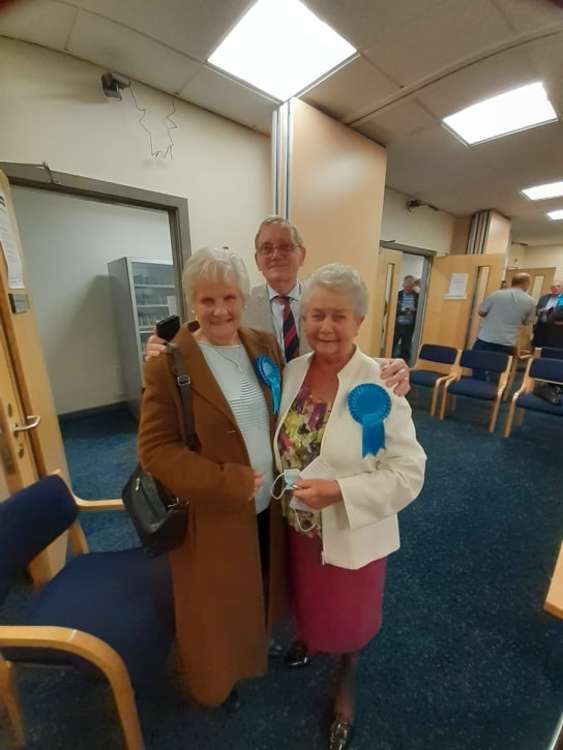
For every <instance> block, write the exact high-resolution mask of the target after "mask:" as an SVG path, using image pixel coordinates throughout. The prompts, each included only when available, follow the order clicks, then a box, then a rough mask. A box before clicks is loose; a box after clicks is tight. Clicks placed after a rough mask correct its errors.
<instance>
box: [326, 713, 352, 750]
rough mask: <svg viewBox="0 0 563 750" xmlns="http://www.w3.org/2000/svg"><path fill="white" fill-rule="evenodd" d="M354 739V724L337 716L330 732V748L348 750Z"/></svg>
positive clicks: (330, 749) (332, 749)
mask: <svg viewBox="0 0 563 750" xmlns="http://www.w3.org/2000/svg"><path fill="white" fill-rule="evenodd" d="M353 739H354V725H353V724H351V723H350V722H348V721H341V720H340V719H338V718H337V717H336V716H335V717H334V720H333V722H332V724H331V725H330V729H329V732H328V750H346V748H349V747H350V746H351V745H352V740H353Z"/></svg>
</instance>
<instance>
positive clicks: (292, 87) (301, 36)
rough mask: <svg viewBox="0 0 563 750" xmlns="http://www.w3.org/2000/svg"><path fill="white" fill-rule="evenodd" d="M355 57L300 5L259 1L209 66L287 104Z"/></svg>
mask: <svg viewBox="0 0 563 750" xmlns="http://www.w3.org/2000/svg"><path fill="white" fill-rule="evenodd" d="M355 53H356V50H355V49H354V47H352V45H351V44H349V43H348V42H347V41H346V40H345V39H343V38H342V37H341V36H340V34H337V33H336V31H334V30H333V29H331V28H330V26H328V25H327V24H326V23H324V22H323V21H321V20H319V19H318V18H317V16H315V15H314V14H313V13H311V11H310V10H309V9H308V8H307V7H306V6H305V5H303V3H301V2H299V0H258V2H257V3H256V4H255V5H253V6H252V8H250V10H249V11H248V13H247V14H246V15H245V16H244V17H243V18H242V19H241V20H240V21H239V23H238V24H237V25H236V26H235V28H234V29H233V30H232V31H231V33H230V34H229V35H228V36H227V37H226V39H225V40H224V41H223V42H222V43H221V44H220V45H219V47H217V49H216V50H215V52H213V54H212V55H211V57H210V58H209V62H210V63H211V64H212V65H215V66H216V67H217V68H220V69H221V70H224V71H225V72H227V73H229V74H230V75H232V76H235V77H236V78H239V79H241V80H242V81H246V82H247V83H250V84H251V85H252V86H254V87H255V88H257V89H260V90H261V91H265V92H266V93H267V94H270V96H273V97H275V98H276V99H280V100H281V101H286V100H287V99H289V98H290V97H292V96H294V95H295V94H297V93H299V92H300V91H302V90H303V89H305V88H306V87H307V86H309V85H310V84H312V83H313V82H314V81H316V80H317V79H318V78H320V77H321V76H323V75H325V74H326V73H328V72H329V71H330V70H332V69H333V68H335V67H336V66H337V65H340V64H341V63H342V62H344V60H346V59H348V58H349V57H351V56H352V55H354V54H355Z"/></svg>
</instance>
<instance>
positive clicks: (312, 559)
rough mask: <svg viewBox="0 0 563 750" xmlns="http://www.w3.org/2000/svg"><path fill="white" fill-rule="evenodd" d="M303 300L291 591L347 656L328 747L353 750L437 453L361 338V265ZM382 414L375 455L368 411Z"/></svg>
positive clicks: (292, 442) (314, 627) (279, 458)
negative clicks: (397, 556)
mask: <svg viewBox="0 0 563 750" xmlns="http://www.w3.org/2000/svg"><path fill="white" fill-rule="evenodd" d="M302 305H303V311H302V313H303V328H304V332H305V335H306V336H307V339H308V341H309V344H310V346H311V348H312V354H307V355H304V356H302V357H299V358H298V359H294V360H292V361H291V362H290V363H288V364H287V365H286V367H285V370H284V377H283V393H282V403H281V408H280V416H279V420H278V427H277V430H276V434H275V439H274V453H275V456H276V465H277V469H278V471H280V472H283V471H287V470H297V471H298V472H299V473H300V478H299V479H298V480H296V481H295V480H294V484H293V491H292V492H286V493H285V494H284V501H283V502H284V509H285V514H286V518H287V522H288V525H289V582H290V589H291V591H292V594H293V606H294V610H295V615H296V619H297V626H298V631H299V636H300V640H301V641H302V642H303V643H304V645H305V648H306V649H307V650H308V651H311V652H316V651H320V652H325V653H331V654H336V655H338V657H339V668H338V678H337V685H336V698H335V702H334V706H333V718H332V723H331V725H330V730H329V737H328V748H329V750H344V748H347V747H348V746H349V745H350V742H351V741H352V735H353V725H354V719H355V702H356V701H355V693H356V673H357V668H358V661H359V658H360V653H361V651H362V649H363V648H364V647H365V646H366V645H367V644H368V643H369V642H370V641H371V640H372V639H373V638H374V637H375V635H376V634H377V632H378V631H379V628H380V626H381V607H382V599H383V589H384V582H385V569H386V559H387V556H388V555H390V554H391V553H392V552H395V551H396V550H397V549H398V548H399V531H398V521H397V514H398V512H399V511H401V510H402V509H403V508H404V507H405V506H407V505H408V504H409V503H410V502H411V501H412V500H414V499H415V498H416V497H417V495H418V494H419V492H420V490H421V488H422V484H423V480H424V467H425V462H426V456H425V453H424V451H423V449H422V448H421V446H420V445H419V443H418V442H417V440H416V434H415V429H414V425H413V422H412V419H411V409H410V406H409V405H408V403H407V401H406V399H405V398H400V397H398V396H397V395H395V394H394V393H393V392H392V391H391V390H389V389H388V388H385V383H384V381H383V379H382V377H381V370H380V366H379V364H378V363H377V362H376V361H375V360H373V359H372V358H371V357H368V356H367V355H365V354H363V353H362V352H361V351H360V349H359V348H358V346H357V345H356V344H355V339H356V337H357V335H358V332H359V329H360V326H361V325H362V322H363V321H364V319H365V315H366V312H367V308H368V291H367V287H366V284H365V282H364V281H362V279H361V278H360V275H359V274H358V272H357V271H356V270H355V269H353V268H351V267H350V266H346V265H341V264H338V263H331V264H329V265H327V266H323V267H322V268H319V269H318V270H317V271H315V272H314V273H313V274H312V275H311V277H310V278H309V279H308V280H307V282H306V285H305V290H304V293H303V297H302ZM360 391H362V393H363V396H364V398H363V399H362V397H361V396H360V397H359V400H358V402H356V406H355V407H354V406H353V402H352V400H351V399H353V397H354V394H357V395H358V394H359V393H360ZM368 392H369V393H368ZM366 395H367V396H368V401H367V402H366V401H365V396H366ZM374 399H375V400H374ZM377 412H379V418H380V422H379V428H377V429H380V432H378V431H377V430H376V432H377V435H376V440H375V443H376V444H372V445H371V446H370V448H371V452H369V451H366V450H364V435H363V428H362V425H361V424H360V417H361V415H362V414H364V415H366V416H367V414H373V413H377ZM383 690H384V686H383V685H381V686H380V691H383ZM376 692H377V691H376Z"/></svg>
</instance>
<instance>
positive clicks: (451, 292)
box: [444, 273, 469, 299]
mask: <svg viewBox="0 0 563 750" xmlns="http://www.w3.org/2000/svg"><path fill="white" fill-rule="evenodd" d="M468 281H469V274H468V273H452V275H451V276H450V287H449V289H448V291H447V292H446V293H445V294H444V299H465V298H466V297H467V282H468Z"/></svg>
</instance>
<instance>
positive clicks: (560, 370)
mask: <svg viewBox="0 0 563 750" xmlns="http://www.w3.org/2000/svg"><path fill="white" fill-rule="evenodd" d="M542 351H543V350H542ZM556 351H557V350H556ZM536 383H556V384H559V385H561V386H562V387H563V359H555V358H554V359H548V358H547V357H543V356H542V357H539V358H534V359H530V361H529V362H528V366H527V368H526V374H525V375H524V381H523V383H522V387H521V388H520V389H519V390H518V391H516V393H515V394H514V396H513V397H512V402H511V404H510V408H509V410H508V414H507V417H506V423H505V427H504V437H506V438H507V437H510V433H511V432H512V425H513V422H514V416H515V414H516V410H517V409H520V410H522V411H520V412H519V414H520V415H521V416H523V415H524V412H525V411H535V412H541V413H542V414H551V415H552V416H554V417H563V403H561V404H559V406H554V405H553V404H550V403H549V402H548V401H545V400H544V399H543V398H540V397H539V396H536V395H535V394H534V392H533V391H534V386H535V384H536ZM520 423H521V420H520Z"/></svg>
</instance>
